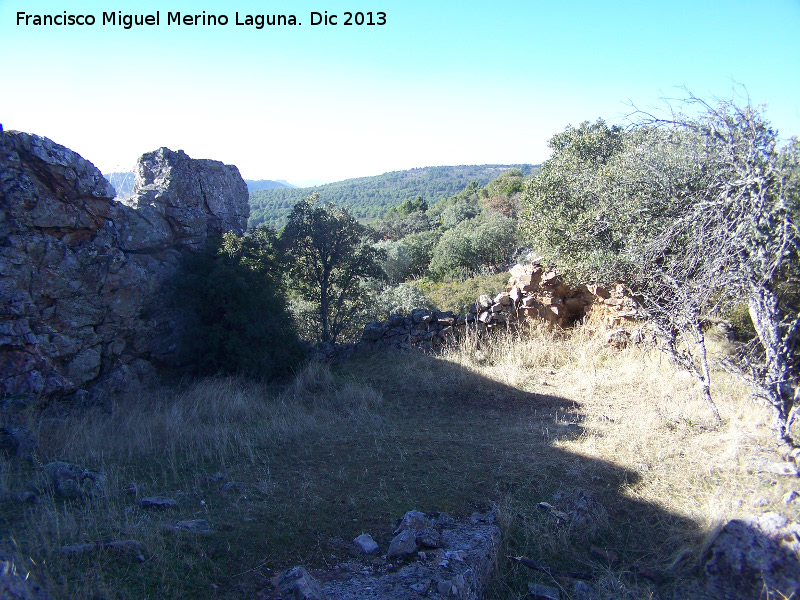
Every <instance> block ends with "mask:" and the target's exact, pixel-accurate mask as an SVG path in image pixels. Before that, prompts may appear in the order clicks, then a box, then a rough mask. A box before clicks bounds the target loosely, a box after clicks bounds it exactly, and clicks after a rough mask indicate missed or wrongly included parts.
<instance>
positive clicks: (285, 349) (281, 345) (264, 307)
mask: <svg viewBox="0 0 800 600" xmlns="http://www.w3.org/2000/svg"><path fill="white" fill-rule="evenodd" d="M275 241H276V238H275V233H274V231H273V230H272V229H269V228H266V227H259V228H256V229H255V230H254V231H253V232H251V233H248V234H246V235H245V236H237V235H235V234H233V233H230V232H229V233H226V234H224V235H223V236H222V237H221V238H217V239H216V240H213V241H210V242H209V243H208V244H207V246H206V247H205V248H204V249H203V250H202V251H201V252H199V253H197V254H196V255H193V256H191V257H189V258H188V259H187V260H186V261H185V262H184V264H183V265H182V269H181V272H180V275H179V276H178V278H177V280H176V294H175V300H176V304H177V305H179V306H181V307H184V308H186V309H188V311H189V313H190V315H191V319H190V324H189V326H188V328H187V335H186V337H187V340H186V346H187V348H188V350H189V355H190V362H189V365H188V369H189V371H190V372H191V373H193V374H195V375H211V374H216V373H241V374H244V375H247V376H250V377H257V378H262V379H274V378H276V377H281V376H284V375H287V374H289V373H290V372H291V371H292V369H293V367H295V366H296V365H297V364H298V362H299V361H300V360H301V359H302V358H303V354H304V350H303V346H302V344H301V343H300V341H299V340H298V338H297V335H296V333H295V330H294V327H293V322H292V319H291V317H290V315H289V313H288V311H287V308H286V300H285V297H284V291H283V289H282V287H281V284H280V282H281V274H280V271H281V264H280V260H279V256H278V253H277V250H276V246H275Z"/></svg>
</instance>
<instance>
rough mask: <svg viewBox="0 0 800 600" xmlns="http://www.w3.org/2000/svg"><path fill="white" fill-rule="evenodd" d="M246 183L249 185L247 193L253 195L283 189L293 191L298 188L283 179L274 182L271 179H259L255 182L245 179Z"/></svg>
mask: <svg viewBox="0 0 800 600" xmlns="http://www.w3.org/2000/svg"><path fill="white" fill-rule="evenodd" d="M244 182H245V183H246V184H247V191H248V192H251V193H252V192H258V191H260V190H274V189H282V188H289V189H292V188H295V187H297V186H294V185H292V184H291V183H289V182H287V181H284V180H283V179H279V180H277V181H272V180H271V179H259V180H258V181H254V180H253V179H245V180H244Z"/></svg>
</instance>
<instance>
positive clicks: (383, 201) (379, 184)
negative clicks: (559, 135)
mask: <svg viewBox="0 0 800 600" xmlns="http://www.w3.org/2000/svg"><path fill="white" fill-rule="evenodd" d="M512 167H513V168H518V169H520V170H521V171H522V172H523V173H525V174H529V173H530V172H531V171H532V170H533V169H534V167H533V166H532V165H474V166H458V167H424V168H418V169H410V170H407V171H392V172H390V173H384V174H383V175H375V176H373V177H359V178H356V179H346V180H345V181H339V182H335V183H329V184H326V185H321V186H317V187H314V188H297V189H273V190H261V191H257V192H252V193H251V194H250V222H249V225H250V227H255V226H257V225H260V224H266V225H271V226H273V227H279V226H281V225H283V224H284V223H285V221H286V217H288V215H289V212H290V211H291V209H292V207H293V206H294V205H295V204H296V203H297V202H298V201H299V200H302V199H303V198H306V197H307V196H309V195H310V194H311V193H312V192H316V193H318V194H319V197H320V199H321V200H322V201H323V202H333V203H334V204H336V205H338V206H340V207H343V208H347V209H348V210H349V211H350V212H351V213H352V214H353V216H355V217H356V218H358V219H374V218H376V217H379V216H381V215H383V214H384V213H385V212H386V211H387V210H389V209H390V208H392V207H393V206H395V205H398V204H400V203H401V202H402V201H404V200H407V199H409V198H415V197H416V196H422V197H423V198H425V199H426V200H427V201H428V203H429V204H433V203H434V202H436V201H438V200H440V199H442V198H448V197H450V196H452V195H453V194H455V193H457V192H459V191H461V190H462V189H464V187H465V186H466V185H467V184H468V183H469V182H470V181H477V182H478V183H479V185H481V186H483V185H486V184H487V183H488V182H489V181H490V180H492V179H494V178H495V177H497V176H498V175H500V173H502V172H504V171H507V170H508V169H510V168H512Z"/></svg>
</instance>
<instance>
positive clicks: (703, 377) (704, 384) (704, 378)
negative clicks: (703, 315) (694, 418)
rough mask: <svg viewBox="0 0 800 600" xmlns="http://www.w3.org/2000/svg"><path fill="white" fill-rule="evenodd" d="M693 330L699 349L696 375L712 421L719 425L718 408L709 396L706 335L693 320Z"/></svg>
mask: <svg viewBox="0 0 800 600" xmlns="http://www.w3.org/2000/svg"><path fill="white" fill-rule="evenodd" d="M694 330H695V336H696V337H695V344H696V345H697V348H698V349H699V351H700V368H701V372H700V374H699V376H698V379H699V380H700V386H701V388H702V390H703V398H705V401H706V404H708V407H709V408H710V409H711V414H712V415H713V416H714V422H715V423H716V424H718V425H719V423H720V421H721V419H720V417H719V409H717V405H716V404H715V403H714V400H713V399H712V398H711V372H710V370H709V368H708V356H707V354H706V336H705V334H704V333H703V330H702V329H701V327H700V323H699V322H698V321H695V322H694Z"/></svg>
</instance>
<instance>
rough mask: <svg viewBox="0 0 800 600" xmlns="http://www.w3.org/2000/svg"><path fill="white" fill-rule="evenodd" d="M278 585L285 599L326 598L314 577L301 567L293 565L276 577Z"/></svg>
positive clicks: (324, 599)
mask: <svg viewBox="0 0 800 600" xmlns="http://www.w3.org/2000/svg"><path fill="white" fill-rule="evenodd" d="M278 587H279V588H280V590H281V594H282V595H283V596H284V597H285V598H287V600H289V599H291V600H326V599H327V596H325V594H324V593H323V591H322V588H321V587H320V585H319V583H318V582H317V580H316V579H314V578H313V577H311V575H309V574H308V571H306V570H305V569H304V568H303V567H293V568H291V569H289V570H287V571H285V572H284V573H283V574H282V575H281V576H280V577H279V578H278Z"/></svg>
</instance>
